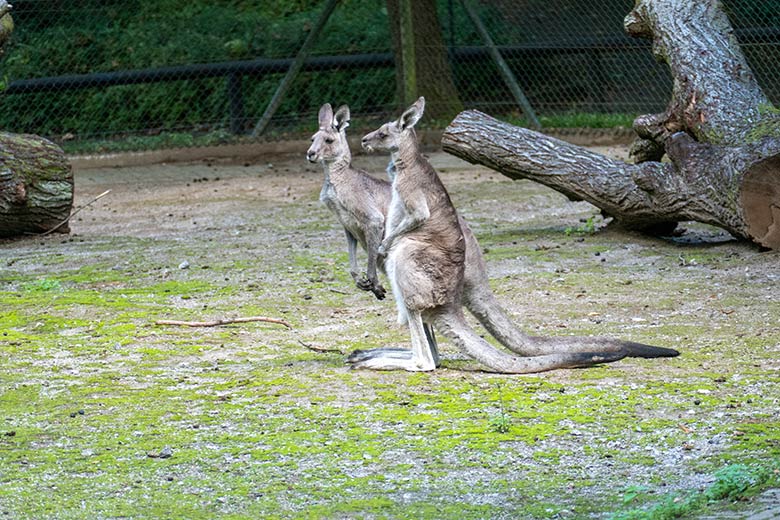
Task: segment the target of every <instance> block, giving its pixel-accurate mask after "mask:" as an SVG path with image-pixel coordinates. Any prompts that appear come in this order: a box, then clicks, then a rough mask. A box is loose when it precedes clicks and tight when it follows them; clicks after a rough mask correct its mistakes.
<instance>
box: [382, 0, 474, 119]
mask: <svg viewBox="0 0 780 520" xmlns="http://www.w3.org/2000/svg"><path fill="white" fill-rule="evenodd" d="M411 4H412V0H387V13H388V17H389V19H390V32H391V35H392V39H393V54H394V56H395V63H396V90H397V92H398V99H399V101H400V104H401V105H403V106H408V105H410V104H412V103H414V101H415V100H416V99H417V98H418V97H419V96H425V106H426V114H427V115H428V116H429V117H430V118H431V119H445V120H450V119H452V118H453V117H454V116H455V115H456V114H457V113H458V112H459V111H461V110H463V104H462V103H461V101H460V98H459V97H458V90H457V89H456V88H455V83H454V81H453V77H452V69H451V68H450V64H449V61H448V60H447V48H446V47H445V45H444V40H443V38H442V35H441V26H440V24H439V17H438V15H437V13H436V0H414V5H413V6H412V5H411ZM405 8H407V9H405Z"/></svg>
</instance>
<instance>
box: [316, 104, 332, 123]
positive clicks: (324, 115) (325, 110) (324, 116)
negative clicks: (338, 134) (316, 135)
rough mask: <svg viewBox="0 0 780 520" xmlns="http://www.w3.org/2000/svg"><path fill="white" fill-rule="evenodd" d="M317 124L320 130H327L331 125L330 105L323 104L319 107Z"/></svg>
mask: <svg viewBox="0 0 780 520" xmlns="http://www.w3.org/2000/svg"><path fill="white" fill-rule="evenodd" d="M319 123H320V128H327V127H329V126H330V125H331V124H333V108H332V107H331V106H330V103H325V104H324V105H322V106H321V107H320V115H319Z"/></svg>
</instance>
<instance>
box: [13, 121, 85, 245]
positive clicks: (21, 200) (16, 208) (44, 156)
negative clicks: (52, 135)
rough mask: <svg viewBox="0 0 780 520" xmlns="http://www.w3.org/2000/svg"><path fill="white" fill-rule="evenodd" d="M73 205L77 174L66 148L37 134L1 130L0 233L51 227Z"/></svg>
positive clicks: (16, 232) (30, 231) (42, 231)
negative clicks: (71, 164)
mask: <svg viewBox="0 0 780 520" xmlns="http://www.w3.org/2000/svg"><path fill="white" fill-rule="evenodd" d="M72 206H73V174H72V172H71V167H70V163H68V161H67V159H66V158H65V154H64V152H63V151H62V149H61V148H60V147H59V146H57V145H56V144H54V143H52V142H51V141H48V140H46V139H43V138H42V137H38V136H35V135H18V134H9V133H5V132H0V237H10V236H17V235H22V234H29V233H44V232H46V231H49V230H50V229H52V228H54V227H55V226H57V225H59V224H60V223H62V222H63V221H64V220H65V219H67V218H68V216H69V215H70V210H71V207H72ZM57 231H58V232H63V233H66V232H68V231H69V228H68V225H67V224H65V225H63V226H61V227H60V228H59V229H58V230H57Z"/></svg>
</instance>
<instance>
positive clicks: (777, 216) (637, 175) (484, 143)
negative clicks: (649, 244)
mask: <svg viewBox="0 0 780 520" xmlns="http://www.w3.org/2000/svg"><path fill="white" fill-rule="evenodd" d="M442 145H443V147H444V150H445V151H447V152H449V153H451V154H453V155H456V156H458V157H460V158H461V159H464V160H466V161H468V162H470V163H473V164H482V165H485V166H487V167H489V168H492V169H494V170H496V171H499V172H501V173H502V174H504V175H506V176H507V177H509V178H511V179H530V180H532V181H536V182H539V183H541V184H544V185H545V186H549V187H550V188H553V189H554V190H557V191H559V192H561V193H563V194H564V195H566V196H567V197H569V198H570V199H572V200H585V201H587V202H590V203H591V204H593V205H594V206H596V207H598V208H600V209H601V210H602V212H603V213H604V215H605V216H611V217H614V218H615V219H617V220H618V221H620V222H621V223H622V224H623V225H625V226H626V227H629V228H632V229H639V230H643V231H650V232H661V233H663V232H665V231H666V232H668V231H670V229H671V228H673V227H674V225H675V224H676V223H677V222H678V221H684V220H695V221H698V222H704V223H706V224H712V225H715V226H718V227H721V228H723V229H725V230H727V231H729V232H730V233H731V234H733V235H734V236H736V237H740V238H746V239H751V240H755V241H756V242H758V243H760V244H762V245H764V246H766V247H769V248H780V191H778V190H777V187H780V140H778V139H763V140H761V141H759V142H757V143H753V144H750V145H745V146H740V147H729V146H718V145H708V144H701V143H697V142H695V141H694V140H693V138H692V137H690V136H689V135H688V134H686V133H684V132H678V133H676V134H673V135H671V136H669V138H668V139H667V141H666V143H665V149H666V152H667V154H668V155H669V158H670V162H664V163H660V162H644V163H639V164H629V163H626V162H624V161H620V160H617V159H611V158H609V157H607V156H605V155H602V154H599V153H595V152H592V151H590V150H588V149H586V148H583V147H580V146H575V145H571V144H569V143H566V142H565V141H561V140H559V139H555V138H553V137H549V136H546V135H544V134H541V133H538V132H534V131H533V130H527V129H525V128H519V127H516V126H513V125H510V124H508V123H504V122H501V121H498V120H497V119H494V118H492V117H490V116H488V115H486V114H483V113H481V112H478V111H476V110H469V111H466V112H462V113H461V114H460V115H458V117H456V118H455V120H454V121H453V122H452V123H451V124H450V125H449V127H448V128H447V130H446V131H445V133H444V136H443V138H442Z"/></svg>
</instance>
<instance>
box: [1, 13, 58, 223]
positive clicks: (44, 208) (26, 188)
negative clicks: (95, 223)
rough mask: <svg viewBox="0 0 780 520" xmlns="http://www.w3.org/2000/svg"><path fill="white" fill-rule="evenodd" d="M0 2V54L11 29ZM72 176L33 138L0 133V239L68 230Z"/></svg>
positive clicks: (54, 151) (52, 150) (51, 147)
mask: <svg viewBox="0 0 780 520" xmlns="http://www.w3.org/2000/svg"><path fill="white" fill-rule="evenodd" d="M10 11H11V5H10V4H9V3H8V2H7V1H6V0H0V54H1V53H2V51H3V46H4V45H5V43H6V42H7V41H8V39H9V38H10V36H11V33H12V32H13V29H14V23H13V19H12V18H11V14H10ZM72 206H73V174H72V173H71V168H70V164H69V163H68V161H67V159H66V158H65V153H64V152H63V151H62V149H61V148H60V147H59V146H57V145H56V144H54V143H52V142H51V141H48V140H46V139H44V138H42V137H38V136H35V135H16V134H9V133H5V132H0V237H11V236H17V235H23V234H30V233H33V234H35V233H46V232H47V231H50V230H52V229H55V228H56V230H57V231H58V232H62V233H66V232H68V231H69V228H68V223H67V218H68V217H69V216H70V210H71V207H72Z"/></svg>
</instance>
